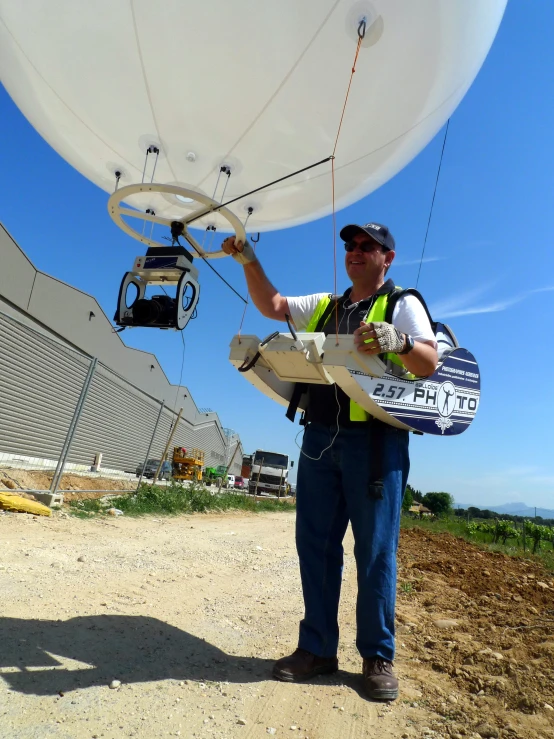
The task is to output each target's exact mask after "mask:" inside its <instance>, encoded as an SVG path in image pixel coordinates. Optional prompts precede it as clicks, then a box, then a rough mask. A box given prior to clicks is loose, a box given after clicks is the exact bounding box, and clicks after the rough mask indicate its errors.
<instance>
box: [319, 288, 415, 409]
mask: <svg viewBox="0 0 554 739" xmlns="http://www.w3.org/2000/svg"><path fill="white" fill-rule="evenodd" d="M401 289H402V288H400V287H396V290H401ZM390 295H391V293H387V294H385V295H379V296H378V298H377V300H376V301H375V302H374V303H373V305H372V306H371V308H370V309H369V311H368V313H367V315H366V317H365V319H364V321H365V323H377V322H380V321H384V320H385V316H386V313H387V305H388V302H389V297H390ZM332 299H333V297H332V296H331V295H326V296H325V297H323V298H321V300H320V301H319V303H318V304H317V306H316V309H315V311H314V313H313V315H312V317H311V318H310V321H309V323H308V325H307V326H306V332H307V333H312V332H314V331H315V330H316V328H317V324H318V323H319V321H320V319H321V318H322V316H323V314H324V313H325V309H326V308H327V306H328V305H329V303H330V302H331V300H332ZM323 328H324V327H323V326H321V330H322V329H323ZM371 341H373V339H371ZM383 359H384V361H385V362H392V363H393V364H395V365H399V366H400V367H402V368H404V364H403V362H402V360H401V359H400V357H399V356H398V354H392V353H387V354H384V355H383ZM402 376H403V377H404V378H405V379H415V375H412V374H411V373H404V374H403V375H402ZM371 417H372V416H371V415H370V414H369V413H368V412H367V411H365V410H364V409H363V408H362V407H361V406H359V405H358V403H356V402H355V401H354V400H352V399H350V420H351V421H367V420H368V419H370V418H371Z"/></svg>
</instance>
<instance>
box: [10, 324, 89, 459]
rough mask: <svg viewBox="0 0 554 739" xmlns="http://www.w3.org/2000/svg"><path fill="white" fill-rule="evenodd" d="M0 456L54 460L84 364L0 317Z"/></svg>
mask: <svg viewBox="0 0 554 739" xmlns="http://www.w3.org/2000/svg"><path fill="white" fill-rule="evenodd" d="M0 347H1V349H0V451H3V452H9V453H12V454H23V455H26V456H31V457H44V458H45V459H52V460H55V459H57V457H58V454H59V452H60V450H61V448H62V445H63V442H64V439H65V436H66V433H67V430H68V428H69V424H70V422H71V419H72V417H73V411H74V408H75V404H76V403H77V400H78V398H79V395H80V393H81V388H82V386H83V383H84V381H85V377H86V374H87V370H88V367H89V364H90V358H89V357H86V356H84V355H81V354H79V353H78V352H76V351H74V350H73V349H70V348H69V347H65V346H63V345H60V344H59V343H58V342H55V341H53V340H50V339H48V337H46V336H44V335H43V334H40V333H38V332H35V331H33V330H31V329H29V328H28V327H27V326H25V325H23V324H21V323H18V322H17V321H15V320H14V319H12V318H10V317H8V316H5V315H4V314H1V313H0Z"/></svg>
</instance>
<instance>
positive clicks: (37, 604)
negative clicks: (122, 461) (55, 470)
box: [0, 513, 554, 739]
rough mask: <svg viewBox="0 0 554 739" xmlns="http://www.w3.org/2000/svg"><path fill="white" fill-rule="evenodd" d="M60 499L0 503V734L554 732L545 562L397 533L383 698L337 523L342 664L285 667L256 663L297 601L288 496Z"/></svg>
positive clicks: (524, 736)
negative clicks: (304, 680) (115, 512)
mask: <svg viewBox="0 0 554 739" xmlns="http://www.w3.org/2000/svg"><path fill="white" fill-rule="evenodd" d="M66 516H67V514H55V515H54V516H53V517H52V518H49V519H45V518H41V519H34V518H33V517H31V516H26V515H24V514H0V540H1V541H2V549H1V551H2V554H1V557H0V593H1V606H0V608H1V613H0V677H1V678H2V679H1V680H0V737H2V739H43V738H44V739H46V738H48V739H51V738H55V739H62V738H63V739H93V737H98V738H100V737H102V738H105V739H120V738H122V737H139V738H140V739H157V738H158V737H167V736H181V737H186V738H188V737H199V738H203V737H214V738H216V737H219V738H223V737H233V738H234V737H241V738H244V739H256V738H260V739H261V737H267V736H268V735H270V736H276V737H291V738H293V737H298V739H300V737H302V738H304V737H309V739H346V738H351V739H356V738H360V739H361V737H373V736H379V737H385V738H386V737H391V738H392V737H394V739H400V738H401V737H435V738H436V739H439V738H440V737H454V738H458V739H459V738H460V737H498V738H499V739H516V738H520V739H546V738H547V737H554V729H553V727H554V708H553V706H554V637H553V636H552V628H551V626H552V624H551V623H548V622H549V620H550V621H551V620H552V619H554V580H553V579H552V577H550V576H548V575H547V574H546V573H544V571H541V570H540V569H539V568H537V567H536V566H535V565H533V564H529V563H524V562H515V561H512V560H509V559H507V558H505V557H503V556H501V555H498V556H497V555H493V554H488V553H483V552H481V551H480V550H478V549H476V548H475V547H473V546H471V545H469V544H466V543H464V542H459V541H457V540H455V539H453V538H451V537H449V536H445V535H442V536H430V535H428V534H427V533H425V532H422V531H414V532H404V533H403V536H402V543H401V553H400V576H399V604H398V658H397V662H396V669H397V672H398V674H399V676H400V678H401V695H400V698H399V700H398V701H396V702H394V703H393V704H390V705H381V704H378V703H372V702H369V701H367V700H366V699H365V698H364V696H363V693H362V691H361V684H360V678H359V672H360V659H359V657H358V655H357V653H356V651H355V648H354V601H355V590H356V588H355V581H356V571H355V565H354V560H353V556H352V541H351V538H350V535H349V536H348V539H347V543H346V565H345V573H344V589H343V599H342V606H341V649H340V653H339V660H340V667H341V669H340V672H339V673H337V675H335V676H332V677H322V678H320V679H318V680H316V681H315V682H313V683H310V684H300V685H293V684H285V683H278V682H275V681H273V680H271V678H270V669H271V665H272V662H273V660H274V659H275V658H277V657H279V656H282V655H284V654H287V653H289V652H290V651H292V649H293V648H294V647H295V646H296V637H297V624H298V621H299V619H300V617H301V615H302V614H301V608H302V606H301V596H300V589H299V576H298V569H297V562H296V556H295V551H294V540H293V534H294V515H293V514H284V513H278V514H261V515H258V516H256V515H242V514H241V515H236V514H229V515H197V516H183V517H179V518H163V519H161V518H160V519H157V518H150V517H149V518H143V519H132V518H126V517H120V518H115V519H108V518H103V517H102V518H100V517H93V518H90V519H86V520H82V519H76V518H73V517H66ZM438 619H443V620H447V622H448V621H450V622H451V623H450V624H448V623H446V624H445V623H442V624H438V625H437V624H435V623H434V622H435V621H437V620H438ZM452 622H454V623H452ZM114 680H117V681H120V682H121V685H120V687H115V688H113V689H110V687H109V685H110V683H112V681H114Z"/></svg>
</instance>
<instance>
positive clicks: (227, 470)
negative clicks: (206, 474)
mask: <svg viewBox="0 0 554 739" xmlns="http://www.w3.org/2000/svg"><path fill="white" fill-rule="evenodd" d="M239 445H240V441H237V445H236V447H235V451H234V452H233V456H232V457H231V461H230V462H229V465H228V467H227V468H226V469H225V486H227V473H228V472H229V470H230V469H231V467H232V465H233V462H234V461H235V455H236V453H237V451H238V448H239ZM222 483H223V479H222V480H221V483H220V484H219V489H218V491H217V492H218V493H220V492H221V484H222Z"/></svg>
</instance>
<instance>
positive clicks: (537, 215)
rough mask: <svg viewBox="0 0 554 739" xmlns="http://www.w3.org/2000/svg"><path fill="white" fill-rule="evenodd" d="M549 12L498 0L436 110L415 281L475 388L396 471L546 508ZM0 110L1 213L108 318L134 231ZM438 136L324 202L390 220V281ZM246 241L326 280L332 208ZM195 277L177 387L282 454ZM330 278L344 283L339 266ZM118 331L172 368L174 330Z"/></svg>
mask: <svg viewBox="0 0 554 739" xmlns="http://www.w3.org/2000/svg"><path fill="white" fill-rule="evenodd" d="M553 27H554V3H552V2H551V0H533V2H526V1H525V0H510V2H509V3H508V8H507V11H506V15H505V17H504V20H503V23H502V25H501V27H500V31H499V34H498V36H497V38H496V40H495V42H494V45H493V47H492V50H491V52H490V54H489V56H488V58H487V60H486V61H485V64H484V66H483V68H482V70H481V72H480V73H479V75H478V77H477V79H476V81H475V83H474V84H473V86H472V88H471V89H470V91H469V92H468V94H467V96H466V97H465V99H464V100H463V101H462V103H461V105H460V106H459V108H458V109H457V110H456V112H455V113H454V115H453V117H452V120H451V123H450V130H449V134H448V142H447V146H446V151H445V156H444V162H443V167H442V173H441V180H440V183H439V189H438V193H437V198H436V202H435V209H434V214H433V221H432V225H431V230H430V233H429V240H428V244H427V250H426V261H425V263H424V264H423V268H422V275H421V278H420V284H419V288H420V290H421V291H422V292H423V294H424V296H425V297H426V299H427V302H428V303H429V305H430V307H431V310H432V313H433V315H434V316H435V318H437V319H447V320H448V322H449V323H450V324H451V325H452V327H453V328H454V330H455V332H456V334H457V336H458V339H459V341H460V343H461V345H462V346H466V347H467V348H468V349H470V350H471V351H472V352H473V353H474V354H475V356H476V357H477V359H478V361H479V364H480V368H481V372H482V397H481V408H480V410H479V413H478V415H477V418H476V419H475V421H474V423H473V424H472V426H471V428H470V429H469V430H468V431H467V432H466V433H465V434H463V435H462V436H460V437H456V438H451V439H444V438H434V437H423V438H422V437H412V442H411V444H412V470H411V475H410V482H411V484H412V485H413V486H414V487H415V488H418V489H421V490H423V491H424V492H425V491H438V490H442V491H448V492H450V493H452V494H453V495H454V496H455V498H457V499H458V500H459V501H464V502H469V503H475V504H477V505H480V506H482V507H484V506H486V505H495V504H500V503H504V502H510V501H522V502H525V503H527V504H528V505H537V506H542V507H547V508H554V469H552V468H551V467H550V462H549V454H550V453H551V452H552V449H553V444H552V441H551V439H552V436H553V432H552V430H551V427H550V419H551V418H552V417H553V416H554V394H553V392H552V389H551V383H552V380H551V376H550V375H551V366H552V364H553V363H554V339H553V336H554V333H553V331H552V316H553V314H554V311H553V307H554V253H553V246H554V222H553V220H552V218H551V217H550V216H549V215H548V214H549V213H551V212H552V208H553V206H552V192H553V186H552V172H554V141H553V138H552V131H554V103H553V99H552V79H553V77H554V53H553V51H552V40H551V29H552V28H553ZM0 110H1V111H2V115H1V116H0V140H1V141H2V146H1V148H0V166H1V172H2V175H1V176H0V218H1V219H2V221H3V223H4V224H5V226H6V227H7V229H8V230H9V231H10V232H11V234H12V235H13V236H14V238H15V239H16V240H17V242H18V243H19V244H20V246H21V247H22V248H23V249H24V250H25V251H26V252H27V254H28V255H29V257H30V258H31V259H32V260H33V262H34V263H35V264H36V266H37V267H38V268H39V269H42V270H44V271H45V272H48V273H50V274H52V275H54V276H56V277H57V278H59V279H62V280H65V281H67V282H69V283H70V284H73V285H75V286H77V287H79V288H80V289H82V290H85V291H86V292H89V293H91V294H93V295H94V296H95V297H96V298H97V299H98V301H99V302H100V304H101V305H102V307H103V308H104V310H105V311H106V313H107V314H108V315H109V316H111V315H113V311H114V307H115V301H116V297H117V291H118V288H119V283H120V281H121V277H122V275H123V273H124V272H125V271H126V270H127V269H129V267H130V264H131V260H132V259H133V257H134V256H135V255H136V254H139V253H140V249H139V248H137V247H138V242H135V241H132V240H131V239H130V238H128V237H127V236H125V235H124V234H123V233H121V232H119V230H118V229H117V228H116V227H115V226H114V224H113V223H112V221H111V220H110V218H109V217H108V214H107V210H106V202H107V195H106V193H104V192H103V191H101V190H99V189H98V188H97V187H95V186H94V185H92V184H91V183H90V182H89V181H88V180H86V179H85V178H84V177H82V176H81V175H80V174H79V173H78V172H76V171H75V170H73V169H72V168H71V167H70V166H69V165H67V164H66V163H65V162H64V161H63V160H62V159H61V157H59V156H58V155H57V154H56V153H55V152H54V151H53V150H52V149H51V148H50V147H49V146H48V145H47V144H46V143H45V142H44V141H43V140H42V139H41V138H40V137H39V135H38V134H37V133H36V132H35V131H34V129H33V128H32V127H31V126H30V125H29V124H28V123H27V121H26V120H25V119H24V118H23V116H22V115H21V114H20V113H19V111H18V110H17V108H16V107H15V106H14V105H13V103H12V102H11V100H10V98H9V97H8V96H7V95H6V93H5V92H3V91H1V92H0ZM443 135H444V130H443V131H441V132H440V133H439V134H438V135H437V137H436V138H435V139H434V140H433V141H432V142H431V143H430V144H429V146H428V147H427V148H426V149H425V150H424V151H423V152H422V153H421V154H420V155H419V156H418V157H417V158H416V159H415V160H414V161H413V162H411V164H409V165H408V166H407V167H406V168H405V169H404V170H403V171H402V172H400V173H399V174H398V175H397V176H396V177H395V178H394V179H393V180H391V181H390V182H389V183H387V184H386V185H384V186H383V187H382V188H380V189H379V190H378V191H377V192H375V193H373V194H372V195H370V196H369V197H367V198H365V199H363V200H362V201H360V202H358V203H356V204H355V205H353V206H351V207H349V208H347V209H345V210H343V211H341V212H340V213H339V214H338V219H337V222H338V225H339V227H340V225H341V224H344V223H346V222H353V223H356V222H366V221H368V220H377V221H379V222H381V223H386V224H387V225H388V226H389V227H390V229H391V231H392V232H393V234H394V236H395V238H396V243H397V258H396V262H395V266H394V268H393V270H392V271H391V276H392V277H393V278H394V279H395V281H396V283H397V284H400V285H402V286H405V287H407V286H410V285H413V284H414V283H415V280H416V276H417V269H418V263H419V257H420V254H421V248H422V243H423V237H424V234H425V227H426V224H427V218H428V215H429V206H430V201H431V196H432V191H433V186H434V181H435V176H436V170H437V165H438V161H439V156H440V150H441V146H442V139H443ZM259 256H260V258H261V260H262V262H263V265H264V267H265V268H266V271H267V272H268V274H269V276H270V278H271V279H272V280H273V281H274V283H275V284H276V286H277V287H278V289H279V290H280V291H281V292H282V293H283V294H286V295H302V294H307V293H312V292H320V291H327V290H332V288H333V284H332V280H333V265H332V224H331V219H330V218H326V219H322V220H320V221H317V222H314V223H311V224H308V225H305V226H301V227H298V228H294V229H290V230H288V231H278V232H274V233H269V234H263V235H262V238H261V241H260V244H259ZM340 259H341V262H342V256H341V257H340ZM218 268H220V269H221V271H222V272H223V273H224V274H225V276H226V277H227V278H228V279H229V280H230V281H231V282H232V283H233V284H234V285H235V286H237V287H238V288H239V289H240V290H241V291H243V292H245V283H244V277H243V275H242V269H241V268H240V267H239V266H238V265H236V264H235V263H234V262H232V261H231V260H220V261H219V262H218ZM200 280H201V285H202V296H201V301H200V304H199V311H198V313H199V316H198V319H197V320H196V321H194V322H192V323H191V324H190V325H189V326H188V327H187V328H186V330H185V340H186V356H185V366H184V367H185V368H184V374H183V384H186V385H187V386H188V387H189V388H190V390H191V392H192V394H193V397H194V398H195V401H196V403H197V405H198V406H209V407H211V408H213V409H214V410H217V412H218V413H219V415H220V418H221V420H222V422H223V424H224V425H225V426H229V427H231V428H234V429H236V430H237V431H238V432H239V433H240V434H241V437H242V439H243V443H244V446H245V448H246V450H254V449H255V448H265V449H274V450H276V451H277V450H278V451H283V452H288V453H289V454H290V455H292V457H293V458H294V459H297V458H298V449H297V447H296V445H295V437H296V435H297V433H298V431H299V430H300V427H299V426H293V425H292V424H291V423H290V422H289V421H287V420H286V419H285V418H284V415H283V410H282V408H280V407H279V406H277V405H275V404H274V403H272V402H271V401H270V400H268V399H266V398H265V397H264V396H262V395H261V394H259V393H258V392H257V391H256V390H254V389H253V388H251V387H250V385H248V383H247V382H246V381H245V380H244V379H243V378H242V377H240V376H239V375H238V373H236V371H235V370H234V369H233V368H232V367H231V365H230V364H229V362H228V359H227V358H228V344H229V341H230V339H231V337H232V336H233V334H235V333H236V332H237V330H238V327H239V323H240V319H241V316H242V310H243V305H242V303H241V302H240V301H239V300H238V299H237V298H236V297H235V296H234V295H233V294H232V293H231V292H230V291H228V290H227V288H226V287H225V286H224V285H223V284H222V283H220V282H219V281H217V280H216V278H215V277H214V276H213V274H211V272H210V271H209V270H208V269H207V268H205V267H204V268H202V265H200ZM339 286H340V289H341V290H342V289H344V288H345V287H346V286H347V280H346V275H345V273H344V269H343V268H342V264H341V266H340V270H339ZM275 327H276V326H275V325H274V324H272V323H271V322H269V321H267V320H266V319H263V318H261V317H260V316H259V315H257V314H256V311H255V309H254V308H253V307H252V306H250V307H249V308H248V311H247V315H246V320H245V325H244V329H243V330H244V332H245V333H256V334H258V335H259V336H265V335H267V334H268V333H269V332H270V331H272V330H274V328H275ZM123 338H124V339H125V341H126V342H127V343H128V344H129V345H131V346H135V347H138V348H142V349H146V350H149V351H153V352H155V353H156V354H157V355H158V357H159V359H160V362H161V363H162V366H163V367H164V369H165V371H166V374H167V375H168V377H169V378H170V380H171V381H172V382H175V383H176V382H178V380H179V372H180V368H181V357H182V354H181V352H182V345H181V340H180V337H179V336H178V335H177V334H176V333H173V332H171V333H170V332H161V331H160V332H158V331H154V330H147V329H136V330H133V331H126V332H125V333H124V334H123ZM537 370H538V371H537ZM541 370H542V371H541ZM300 441H301V438H300V437H299V439H298V443H300Z"/></svg>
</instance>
